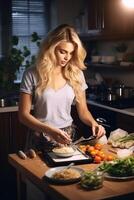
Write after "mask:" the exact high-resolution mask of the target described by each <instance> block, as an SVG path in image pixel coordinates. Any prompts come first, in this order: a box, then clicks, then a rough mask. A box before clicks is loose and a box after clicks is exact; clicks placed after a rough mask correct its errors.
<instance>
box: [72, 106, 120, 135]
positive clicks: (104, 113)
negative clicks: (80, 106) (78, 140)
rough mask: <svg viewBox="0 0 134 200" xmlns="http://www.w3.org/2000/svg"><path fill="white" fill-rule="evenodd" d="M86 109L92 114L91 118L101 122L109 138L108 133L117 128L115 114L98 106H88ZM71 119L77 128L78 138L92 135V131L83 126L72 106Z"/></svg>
mask: <svg viewBox="0 0 134 200" xmlns="http://www.w3.org/2000/svg"><path fill="white" fill-rule="evenodd" d="M88 109H89V111H90V112H91V113H92V115H93V117H94V118H95V119H100V120H102V121H104V122H103V124H104V126H105V129H106V132H107V136H109V133H110V132H111V131H113V130H115V129H116V128H117V126H116V117H117V114H116V113H115V112H113V111H109V110H107V109H104V108H100V107H98V106H94V105H89V104H88ZM72 117H73V120H74V124H75V125H76V127H77V129H76V130H77V133H78V135H79V137H80V136H84V137H88V135H89V134H92V130H91V128H90V127H89V126H87V125H85V124H84V123H83V122H82V121H81V120H80V119H79V117H78V114H77V110H76V107H75V106H72Z"/></svg>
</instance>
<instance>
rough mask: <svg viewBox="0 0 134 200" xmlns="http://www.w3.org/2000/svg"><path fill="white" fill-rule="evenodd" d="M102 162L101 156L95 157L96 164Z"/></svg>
mask: <svg viewBox="0 0 134 200" xmlns="http://www.w3.org/2000/svg"><path fill="white" fill-rule="evenodd" d="M101 161H102V159H101V157H100V156H97V155H96V156H95V157H94V162H95V163H100V162H101Z"/></svg>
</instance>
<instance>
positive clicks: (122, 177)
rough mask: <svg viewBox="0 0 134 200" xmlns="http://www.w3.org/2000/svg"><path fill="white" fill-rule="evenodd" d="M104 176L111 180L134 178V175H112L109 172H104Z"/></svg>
mask: <svg viewBox="0 0 134 200" xmlns="http://www.w3.org/2000/svg"><path fill="white" fill-rule="evenodd" d="M104 177H105V178H107V179H111V180H129V179H134V176H111V175H110V174H108V173H105V174H104Z"/></svg>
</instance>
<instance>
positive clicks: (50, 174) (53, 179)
mask: <svg viewBox="0 0 134 200" xmlns="http://www.w3.org/2000/svg"><path fill="white" fill-rule="evenodd" d="M65 167H66V166H62V167H54V168H51V169H49V170H48V171H46V173H45V177H46V178H47V179H48V180H50V181H52V182H54V183H65V184H69V183H74V182H78V181H80V179H81V176H80V177H79V178H72V179H67V180H60V179H55V178H53V174H54V173H56V172H58V171H61V170H63V169H64V168H65ZM70 169H75V170H76V171H78V172H79V173H80V174H81V175H82V173H83V172H84V170H83V169H82V168H79V167H75V166H74V167H71V168H70Z"/></svg>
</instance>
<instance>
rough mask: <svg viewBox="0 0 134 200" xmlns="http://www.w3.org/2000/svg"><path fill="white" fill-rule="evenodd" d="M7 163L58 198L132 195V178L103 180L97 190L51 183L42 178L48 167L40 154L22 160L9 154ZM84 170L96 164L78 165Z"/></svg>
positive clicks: (83, 199) (133, 183)
mask: <svg viewBox="0 0 134 200" xmlns="http://www.w3.org/2000/svg"><path fill="white" fill-rule="evenodd" d="M9 163H10V164H11V165H12V166H13V167H15V168H16V170H17V172H19V173H20V174H22V175H23V176H24V177H26V178H28V179H29V180H30V181H32V182H33V183H34V184H35V185H36V186H37V187H38V188H39V189H41V190H42V191H44V192H48V193H49V194H51V195H52V196H54V197H55V196H56V197H57V198H58V199H59V200H65V199H69V200H76V199H77V200H87V199H93V200H99V199H108V198H115V197H118V196H122V195H127V194H132V195H134V180H126V181H108V180H104V186H103V187H102V188H101V189H98V190H91V191H88V190H87V191H86V190H83V189H82V188H80V186H79V184H78V183H75V184H70V185H52V184H48V182H47V181H45V180H44V175H45V172H46V171H47V170H48V169H49V167H48V166H47V165H46V163H45V162H44V159H43V158H42V154H39V155H38V156H37V157H36V158H34V159H30V158H27V159H26V160H23V159H21V158H19V157H18V155H17V154H10V155H9ZM78 166H80V167H82V168H83V169H85V170H89V169H94V168H95V167H96V166H97V164H83V165H78Z"/></svg>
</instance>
